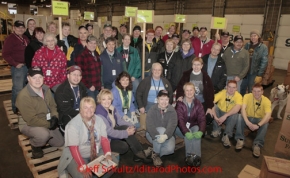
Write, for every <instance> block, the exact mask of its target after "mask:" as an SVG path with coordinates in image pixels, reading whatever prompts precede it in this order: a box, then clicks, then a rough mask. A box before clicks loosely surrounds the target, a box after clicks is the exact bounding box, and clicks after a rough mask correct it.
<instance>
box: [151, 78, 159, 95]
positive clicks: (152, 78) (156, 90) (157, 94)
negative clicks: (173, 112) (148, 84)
mask: <svg viewBox="0 0 290 178" xmlns="http://www.w3.org/2000/svg"><path fill="white" fill-rule="evenodd" d="M151 80H152V81H153V85H154V88H155V91H156V98H157V96H158V92H159V87H160V80H161V79H159V84H158V88H157V90H156V86H155V82H154V79H153V78H152V79H151Z"/></svg>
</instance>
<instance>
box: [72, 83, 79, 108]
mask: <svg viewBox="0 0 290 178" xmlns="http://www.w3.org/2000/svg"><path fill="white" fill-rule="evenodd" d="M72 90H73V93H74V97H75V100H76V105H78V98H79V97H80V90H79V86H77V91H76V92H75V90H74V88H73V87H72Z"/></svg>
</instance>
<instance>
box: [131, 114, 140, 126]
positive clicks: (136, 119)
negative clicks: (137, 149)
mask: <svg viewBox="0 0 290 178" xmlns="http://www.w3.org/2000/svg"><path fill="white" fill-rule="evenodd" d="M131 120H132V122H133V124H134V125H135V124H137V123H138V122H139V121H138V118H137V116H136V114H135V112H131Z"/></svg>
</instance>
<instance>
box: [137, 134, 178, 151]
mask: <svg viewBox="0 0 290 178" xmlns="http://www.w3.org/2000/svg"><path fill="white" fill-rule="evenodd" d="M145 134H146V131H145V130H141V131H138V132H136V138H137V139H138V140H139V142H140V143H141V144H147V145H149V146H151V147H152V144H151V143H150V142H149V141H148V140H147V139H146V136H145ZM182 147H184V141H183V139H182V138H180V137H177V136H176V138H175V150H178V149H180V148H182Z"/></svg>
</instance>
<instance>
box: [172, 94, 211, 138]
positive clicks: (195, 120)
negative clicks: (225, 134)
mask: <svg viewBox="0 0 290 178" xmlns="http://www.w3.org/2000/svg"><path fill="white" fill-rule="evenodd" d="M192 102H193V104H194V106H193V108H192V110H191V112H190V118H188V116H187V106H186V105H185V103H184V102H183V101H177V103H176V107H175V109H176V113H177V118H178V127H179V129H180V130H181V132H182V133H183V135H185V134H186V132H189V130H188V129H187V127H186V123H187V122H189V123H190V126H189V128H191V127H193V126H195V125H198V127H199V131H202V132H205V126H206V120H205V113H204V110H203V106H202V104H201V103H200V101H199V100H198V99H193V101H192Z"/></svg>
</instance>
